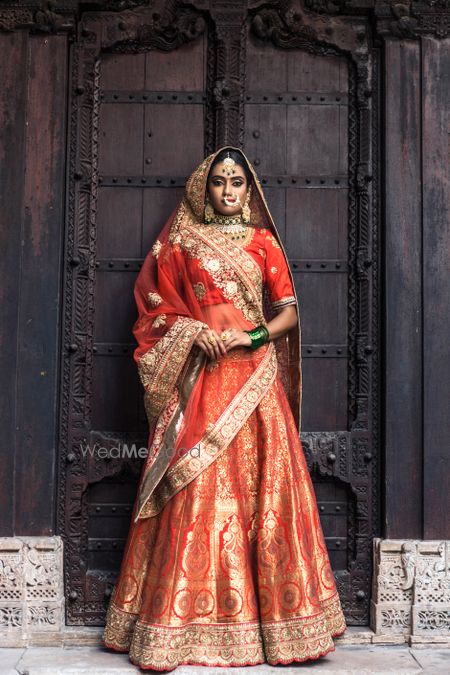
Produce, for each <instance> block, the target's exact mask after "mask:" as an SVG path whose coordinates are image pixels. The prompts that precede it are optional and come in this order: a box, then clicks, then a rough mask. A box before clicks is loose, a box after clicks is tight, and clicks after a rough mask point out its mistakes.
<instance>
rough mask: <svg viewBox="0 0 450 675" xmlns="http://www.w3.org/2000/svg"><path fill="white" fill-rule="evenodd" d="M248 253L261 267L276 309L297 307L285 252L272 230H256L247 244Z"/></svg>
mask: <svg viewBox="0 0 450 675" xmlns="http://www.w3.org/2000/svg"><path fill="white" fill-rule="evenodd" d="M245 250H246V251H248V252H249V253H250V254H251V255H252V256H253V258H254V259H255V260H256V262H257V263H258V265H259V266H260V267H261V271H262V273H263V280H264V283H265V284H267V287H268V289H269V295H270V299H271V302H272V307H273V308H274V309H279V308H281V307H285V306H286V305H295V304H296V300H295V294H294V289H293V288H292V282H291V279H290V276H289V268H288V266H287V263H286V260H285V257H284V254H283V251H282V250H281V247H280V245H279V243H278V241H277V239H276V238H275V237H274V236H273V234H272V233H271V232H270V230H268V229H266V228H255V232H254V235H253V237H252V239H251V240H250V243H249V244H247V246H246V247H245Z"/></svg>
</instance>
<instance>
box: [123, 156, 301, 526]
mask: <svg viewBox="0 0 450 675" xmlns="http://www.w3.org/2000/svg"><path fill="white" fill-rule="evenodd" d="M223 149H229V150H235V151H237V152H239V153H241V155H242V156H243V157H244V159H245V160H246V162H247V164H248V166H249V168H250V171H251V173H252V177H253V185H252V193H251V198H250V209H251V222H250V226H252V227H260V228H267V230H269V232H270V233H271V234H272V235H273V236H274V237H275V239H276V241H277V242H278V245H279V247H280V248H281V251H282V252H283V256H284V259H285V262H286V265H287V268H288V270H289V277H290V279H291V282H292V287H293V289H294V295H295V301H296V306H297V318H298V320H297V324H296V325H295V326H294V327H293V328H291V329H290V330H289V331H288V332H287V333H285V334H284V335H283V336H281V337H279V338H276V339H275V340H272V341H270V342H269V343H266V344H265V345H262V346H261V347H259V348H258V349H256V350H251V349H250V348H247V347H238V348H235V349H231V350H230V351H229V352H228V353H227V355H226V356H224V357H222V358H227V359H228V358H229V359H231V360H235V361H237V362H238V363H237V364H235V365H237V366H238V369H237V371H236V372H238V373H239V376H238V377H233V378H230V383H229V385H228V384H227V386H224V381H223V380H217V386H218V387H219V389H220V392H219V391H218V390H217V389H216V390H214V382H213V380H209V379H208V378H214V377H216V376H217V377H218V375H217V372H216V370H215V366H217V363H218V362H217V361H216V362H212V361H211V359H210V358H209V357H208V356H207V355H206V354H205V352H204V351H203V350H202V349H200V348H199V347H198V346H197V345H195V344H194V341H195V339H196V337H197V335H198V334H199V333H200V331H201V330H202V329H203V328H204V327H209V328H213V329H215V330H217V331H218V332H219V334H220V331H221V330H223V329H224V328H227V327H235V328H239V329H241V330H250V329H251V328H254V327H255V326H257V325H259V324H263V325H267V323H268V322H269V321H270V320H271V319H272V318H273V317H274V316H275V315H276V310H275V309H274V308H273V307H272V304H271V302H270V298H269V296H268V291H267V288H266V286H265V285H264V284H263V281H262V275H261V269H260V268H259V266H258V264H257V263H256V262H255V260H254V259H253V257H252V256H251V255H250V254H249V253H248V252H247V251H245V250H244V248H243V247H242V246H240V245H239V244H237V243H236V242H234V241H233V240H231V239H229V238H227V237H226V235H224V234H223V233H222V232H220V230H218V229H217V228H216V227H215V226H214V225H206V224H205V223H204V207H205V196H206V183H207V178H208V172H209V169H210V167H211V166H212V164H213V161H214V159H215V157H216V155H217V154H218V153H219V152H220V151H221V150H223ZM134 297H135V300H136V305H137V309H138V319H137V321H136V323H135V324H134V326H133V333H134V336H135V338H136V340H137V343H138V346H137V348H136V349H135V351H134V359H135V361H136V363H137V367H138V372H139V377H140V379H141V382H142V384H143V386H144V389H145V393H144V405H145V410H146V414H147V418H148V423H149V430H150V435H149V443H148V451H149V452H148V456H147V459H146V462H145V464H144V466H143V469H142V473H141V479H140V482H139V488H138V495H137V499H136V502H135V507H134V511H133V517H134V521H135V522H137V521H138V520H139V519H142V518H148V517H151V516H153V515H156V514H157V513H159V512H160V511H161V509H162V508H163V507H164V505H165V504H166V503H167V501H168V500H169V499H170V498H171V497H172V496H173V495H175V494H176V493H177V492H179V490H181V489H182V488H183V487H184V486H185V485H187V484H188V483H189V482H190V481H191V480H194V479H195V478H196V476H198V475H199V474H200V473H201V472H202V471H203V470H204V469H205V468H207V466H209V465H210V464H211V462H213V461H214V460H215V459H216V457H218V456H219V454H220V453H221V452H222V451H223V450H224V449H225V448H226V447H227V446H228V445H229V443H230V442H231V441H232V439H233V438H234V436H235V435H236V434H237V433H238V431H239V429H240V428H241V427H242V425H243V424H244V423H245V421H246V420H247V419H248V417H249V415H251V413H252V412H253V410H255V408H256V406H257V405H258V403H259V401H260V400H261V399H262V397H263V396H264V395H265V394H266V393H267V391H268V390H269V388H270V387H271V385H272V384H273V382H274V380H275V378H276V377H277V375H279V376H280V377H281V380H282V383H283V385H284V389H285V391H286V394H287V397H288V400H289V404H290V408H291V410H292V414H293V417H294V420H295V423H296V425H297V429H298V431H299V432H300V428H301V397H302V375H301V326H300V312H299V307H298V299H297V294H296V291H295V284H294V279H293V275H292V272H291V270H290V268H289V265H288V262H287V256H286V252H285V250H284V247H283V243H282V241H281V238H280V236H279V233H278V231H277V228H276V226H275V223H274V221H273V218H272V216H271V214H270V211H269V208H268V206H267V203H266V200H265V197H264V194H263V191H262V187H261V183H260V181H259V179H258V177H257V175H256V172H255V170H254V168H253V166H252V165H251V163H250V162H249V160H248V159H247V157H246V156H245V155H244V153H243V152H242V151H241V150H240V149H239V148H235V147H233V146H225V147H224V148H220V149H219V150H217V151H216V152H215V153H213V154H211V155H209V156H208V157H206V158H205V159H204V160H203V162H202V163H201V164H200V165H199V166H198V167H197V168H196V169H195V171H194V172H193V173H192V174H191V176H190V177H189V179H188V181H187V183H186V188H185V193H184V196H183V199H182V201H181V203H180V204H179V205H178V206H177V208H175V209H174V211H173V212H172V213H171V215H170V216H169V218H168V220H167V221H166V223H165V225H164V227H163V229H162V231H161V232H160V234H159V235H158V237H157V239H156V241H155V243H154V244H153V246H152V247H151V250H150V251H149V252H148V254H147V256H146V258H145V260H144V263H143V265H142V268H141V270H140V273H139V275H138V277H137V280H136V283H135V288H134ZM219 361H220V359H219ZM231 379H232V380H233V381H231ZM211 391H213V392H214V391H216V393H217V395H211Z"/></svg>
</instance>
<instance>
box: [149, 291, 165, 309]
mask: <svg viewBox="0 0 450 675" xmlns="http://www.w3.org/2000/svg"><path fill="white" fill-rule="evenodd" d="M148 301H149V303H150V304H151V305H152V307H156V306H157V305H160V304H161V303H162V297H161V296H160V295H159V293H153V292H150V293H149V294H148Z"/></svg>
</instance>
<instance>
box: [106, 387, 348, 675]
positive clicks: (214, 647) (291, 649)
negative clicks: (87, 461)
mask: <svg viewBox="0 0 450 675" xmlns="http://www.w3.org/2000/svg"><path fill="white" fill-rule="evenodd" d="M345 628H346V626H345V620H344V616H343V613H342V609H341V605H340V601H339V597H338V594H337V590H336V584H335V579H334V576H333V573H332V570H331V567H330V562H329V558H328V553H327V549H326V546H325V541H324V537H323V533H322V529H321V524H320V521H319V514H318V509H317V503H316V499H315V495H314V491H313V486H312V482H311V478H310V476H309V473H308V469H307V466H306V462H305V458H304V454H303V450H302V446H301V441H300V439H299V435H298V431H297V428H296V425H295V421H294V418H293V416H292V412H291V409H290V407H289V402H288V399H287V396H286V393H285V390H284V387H283V384H282V382H281V379H280V377H279V375H278V374H277V376H276V378H275V380H274V382H273V384H272V385H271V387H270V389H269V390H268V392H267V393H266V394H265V396H264V397H263V398H262V399H261V401H260V402H259V404H258V405H257V406H256V408H255V410H254V411H253V412H252V413H251V415H250V416H249V417H248V418H247V420H246V422H245V423H244V424H243V426H242V427H241V429H240V430H239V432H238V433H237V434H236V435H235V437H234V438H233V440H232V441H231V443H230V444H229V445H228V447H226V449H225V450H224V451H223V452H222V453H221V454H220V455H219V457H218V458H217V459H216V460H215V461H214V462H213V463H212V464H210V465H209V466H208V467H207V468H206V469H205V470H204V471H203V472H202V473H201V474H200V475H199V476H198V477H197V478H195V479H194V480H192V481H191V482H190V483H189V484H188V485H186V486H185V487H184V488H183V489H182V490H181V491H180V492H178V493H177V494H175V495H174V496H173V497H172V498H171V499H170V500H169V501H168V502H167V504H166V505H165V506H164V508H163V509H162V511H160V513H158V515H155V516H153V517H150V518H146V519H141V520H139V521H138V522H137V523H134V522H132V524H131V527H130V531H129V535H128V539H127V543H126V546H125V552H124V556H123V560H122V565H121V569H120V573H119V576H118V579H117V583H116V585H115V587H114V589H113V594H112V596H111V600H110V604H109V607H108V611H107V616H106V627H105V629H104V633H103V644H104V646H106V647H109V648H112V649H114V650H116V651H120V652H128V653H129V659H130V661H131V662H132V663H133V664H135V665H138V666H140V668H142V669H155V670H173V669H174V668H176V667H177V666H179V665H182V664H191V665H194V664H200V665H207V666H244V665H254V664H259V663H264V662H267V663H269V664H277V663H290V662H292V661H305V660H308V659H316V658H318V657H320V656H323V655H324V654H326V653H328V652H330V651H332V650H334V648H335V647H334V643H333V640H332V638H333V637H335V636H337V635H340V634H342V633H343V632H344V630H345Z"/></svg>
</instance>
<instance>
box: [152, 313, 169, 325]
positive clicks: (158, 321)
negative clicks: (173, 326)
mask: <svg viewBox="0 0 450 675" xmlns="http://www.w3.org/2000/svg"><path fill="white" fill-rule="evenodd" d="M166 319H167V315H166V314H158V315H157V317H156V319H155V320H154V321H153V324H152V326H153V327H154V328H158V326H164V324H165V323H166Z"/></svg>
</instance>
